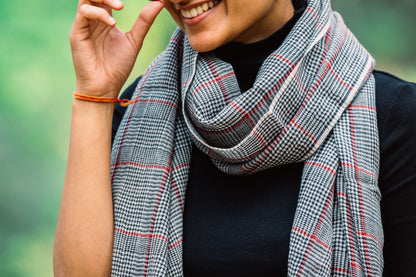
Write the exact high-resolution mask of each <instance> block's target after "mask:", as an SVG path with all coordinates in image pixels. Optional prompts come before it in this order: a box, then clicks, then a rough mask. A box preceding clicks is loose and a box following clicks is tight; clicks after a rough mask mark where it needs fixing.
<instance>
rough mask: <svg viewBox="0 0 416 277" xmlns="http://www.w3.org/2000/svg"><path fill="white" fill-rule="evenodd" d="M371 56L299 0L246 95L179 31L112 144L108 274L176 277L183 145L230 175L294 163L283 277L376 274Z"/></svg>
mask: <svg viewBox="0 0 416 277" xmlns="http://www.w3.org/2000/svg"><path fill="white" fill-rule="evenodd" d="M373 64H374V61H373V59H372V57H371V56H370V54H369V53H368V52H367V51H366V50H365V49H364V48H363V47H362V46H361V45H360V44H359V42H358V41H357V40H356V39H355V37H354V36H353V35H352V33H351V32H350V31H349V30H348V28H347V27H346V26H345V24H344V22H343V20H342V18H341V16H340V15H339V14H337V13H336V12H333V11H332V10H331V7H330V3H329V0H309V1H308V6H307V8H306V11H305V12H304V14H303V15H302V17H301V18H300V19H299V20H298V22H297V23H296V25H295V26H294V27H293V29H292V31H291V32H290V34H289V35H288V37H287V38H286V40H285V42H284V43H283V44H282V45H281V46H280V47H279V48H278V49H276V50H275V51H274V52H273V53H272V54H271V55H270V56H269V57H268V58H267V59H266V60H265V61H264V63H263V65H262V67H261V69H260V70H259V72H258V74H257V77H256V80H255V83H254V85H253V87H252V88H251V89H249V90H248V91H241V90H240V89H239V86H238V83H237V79H236V77H235V75H234V71H233V68H232V66H231V65H230V64H228V63H226V62H224V61H222V60H220V59H218V58H217V57H215V55H214V54H213V53H210V52H208V53H198V52H195V51H194V50H193V49H192V48H191V46H190V45H189V42H188V40H187V38H186V36H185V35H184V33H183V32H182V31H181V30H180V29H178V30H176V31H175V33H174V34H173V36H172V38H171V40H170V42H169V45H168V47H167V49H166V50H165V51H164V52H163V53H162V54H161V55H160V56H159V57H157V58H156V59H155V60H154V61H153V63H152V64H151V65H150V66H149V68H148V69H147V71H146V72H145V74H144V75H143V77H142V78H141V81H140V82H139V84H138V86H137V88H136V91H135V93H134V95H133V98H132V99H134V104H132V105H130V106H129V108H128V110H127V111H126V114H125V116H124V118H123V121H122V123H121V125H120V127H119V130H118V133H117V135H116V138H115V141H114V144H113V150H112V165H111V166H112V186H113V204H114V221H115V222H114V224H115V230H114V245H113V264H112V276H169V277H172V276H183V269H182V220H183V213H184V203H185V190H186V186H187V182H188V175H189V170H190V166H191V164H190V160H191V159H190V157H191V155H190V154H191V150H192V144H194V145H195V146H196V147H198V148H199V149H200V150H201V151H202V152H204V153H205V154H206V155H208V156H209V157H210V158H211V160H212V162H213V163H214V164H215V165H216V166H217V167H218V168H219V169H220V170H222V171H224V172H226V173H228V174H233V175H244V174H255V173H256V172H258V171H261V170H264V169H267V168H270V167H275V166H279V165H282V164H287V163H295V162H303V163H304V170H303V175H302V182H301V188H300V192H299V196H298V204H297V208H296V214H295V218H294V221H293V226H292V231H291V236H290V249H289V259H288V275H289V276H382V270H383V256H382V247H383V229H382V225H381V216H380V199H381V196H380V191H379V188H378V184H377V179H378V178H377V176H378V163H379V149H378V148H379V146H378V131H377V124H376V110H375V81H374V77H373V76H372V69H373Z"/></svg>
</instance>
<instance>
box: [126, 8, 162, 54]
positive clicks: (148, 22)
mask: <svg viewBox="0 0 416 277" xmlns="http://www.w3.org/2000/svg"><path fill="white" fill-rule="evenodd" d="M163 6H164V4H163V2H162V1H160V0H159V1H152V2H150V3H149V4H147V5H146V6H145V7H144V8H143V9H142V10H141V11H140V14H139V17H138V18H137V20H136V22H135V23H134V25H133V27H132V28H131V30H130V32H128V33H127V34H128V35H129V36H131V38H132V39H133V41H134V43H135V45H137V46H138V47H139V48H140V47H141V45H142V44H143V40H144V38H145V36H146V34H147V32H148V31H149V29H150V27H151V26H152V24H153V22H154V21H155V18H156V17H157V15H158V14H159V13H160V11H161V10H162V9H163Z"/></svg>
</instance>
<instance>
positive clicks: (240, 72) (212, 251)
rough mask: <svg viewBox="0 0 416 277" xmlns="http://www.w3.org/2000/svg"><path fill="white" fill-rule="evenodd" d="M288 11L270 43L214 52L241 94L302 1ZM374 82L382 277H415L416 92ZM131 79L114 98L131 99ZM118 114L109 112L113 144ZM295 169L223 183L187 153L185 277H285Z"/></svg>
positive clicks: (379, 75)
mask: <svg viewBox="0 0 416 277" xmlns="http://www.w3.org/2000/svg"><path fill="white" fill-rule="evenodd" d="M294 5H295V9H296V11H295V14H294V16H293V18H292V19H291V20H290V21H289V22H288V23H287V24H286V25H285V26H283V27H282V28H281V29H280V30H278V31H277V32H276V33H274V34H273V35H272V36H270V37H268V38H266V39H265V40H262V41H260V42H257V43H253V44H248V45H247V44H242V43H236V42H233V43H230V44H228V45H225V46H223V47H220V48H218V49H216V50H215V51H214V52H215V54H216V55H217V57H219V58H220V59H223V60H224V61H226V62H229V63H230V64H231V65H232V66H233V68H234V71H235V73H236V77H237V80H238V84H239V86H240V89H241V90H242V91H246V90H248V89H249V88H250V87H251V86H252V84H253V83H254V80H255V77H256V74H257V72H258V70H259V68H260V67H261V64H262V63H263V61H264V60H265V59H266V57H267V56H268V55H269V54H270V53H271V52H273V50H275V49H276V48H277V47H279V46H280V45H281V44H282V43H283V41H284V39H285V38H286V36H287V35H288V33H289V32H290V30H291V28H292V27H293V26H294V24H295V23H296V21H297V20H298V19H299V17H300V16H301V15H302V13H303V11H304V9H305V6H304V4H302V1H294ZM374 76H375V79H376V102H377V112H378V114H377V119H378V127H379V132H380V153H381V163H380V179H379V186H380V189H381V192H382V196H383V200H382V203H381V204H382V207H381V208H382V217H383V227H384V232H385V247H384V256H385V274H384V276H416V238H415V237H416V236H414V235H413V232H414V231H415V230H416V204H415V203H416V200H415V199H416V142H415V138H416V116H415V114H416V85H415V84H413V83H409V82H405V81H403V80H400V79H398V78H396V77H394V76H392V75H390V74H387V73H384V72H380V71H375V72H374ZM139 79H140V78H138V79H137V80H136V82H135V83H133V84H132V85H131V86H130V87H129V88H128V89H127V90H126V91H125V92H124V93H123V95H122V98H128V99H130V98H131V95H132V93H133V92H134V88H135V87H136V84H137V82H138V80H139ZM124 112H125V109H124V108H122V107H121V106H119V105H117V106H116V108H115V112H114V118H113V138H114V135H115V133H116V131H117V129H118V126H119V124H120V122H121V119H122V117H123V114H124ZM302 169H303V164H301V163H298V164H288V165H283V166H279V167H275V168H272V169H268V170H265V171H262V172H259V173H256V174H253V175H250V176H244V177H239V176H230V175H227V174H225V173H223V172H221V171H220V170H218V169H217V168H216V167H215V166H214V165H213V164H212V162H211V161H210V159H209V158H208V157H207V156H205V155H204V154H202V152H200V151H199V150H198V149H197V148H196V147H194V148H193V151H192V158H191V170H190V176H189V183H188V188H187V191H186V200H185V212H184V227H183V228H184V230H183V231H184V243H183V262H184V275H185V277H195V276H196V277H204V276H210V277H212V276H216V277H221V276H227V277H230V276H239V277H244V276H274V277H276V276H286V274H287V259H288V251H289V235H290V231H291V226H292V221H293V216H294V214H295V208H296V202H297V195H298V191H299V185H300V181H301V175H302Z"/></svg>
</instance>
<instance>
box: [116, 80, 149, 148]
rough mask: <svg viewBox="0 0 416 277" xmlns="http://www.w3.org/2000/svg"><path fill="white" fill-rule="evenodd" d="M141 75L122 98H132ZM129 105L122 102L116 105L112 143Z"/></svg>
mask: <svg viewBox="0 0 416 277" xmlns="http://www.w3.org/2000/svg"><path fill="white" fill-rule="evenodd" d="M141 78H142V77H141V76H140V77H139V78H137V79H136V80H135V81H134V82H133V83H132V84H131V85H130V86H129V87H128V88H126V90H125V91H124V92H123V93H122V94H121V96H120V99H131V97H132V95H133V93H134V91H135V89H136V87H137V84H138V83H139V81H140V79H141ZM126 109H127V107H122V106H121V105H120V104H118V103H117V104H116V105H115V107H114V113H113V124H112V132H111V144H113V141H114V138H115V136H116V133H117V130H118V127H119V126H120V123H121V120H122V119H123V116H124V113H125V112H126Z"/></svg>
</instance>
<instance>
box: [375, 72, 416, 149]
mask: <svg viewBox="0 0 416 277" xmlns="http://www.w3.org/2000/svg"><path fill="white" fill-rule="evenodd" d="M373 74H374V78H375V81H376V107H377V113H378V115H377V119H378V126H379V132H380V140H381V142H382V141H383V140H384V139H386V138H387V137H389V136H390V135H392V134H394V131H395V130H397V128H398V127H402V128H405V129H406V130H407V131H408V132H410V133H413V132H416V117H415V116H414V114H415V113H416V84H415V83H412V82H408V81H405V80H402V79H400V78H398V77H396V76H394V75H392V74H390V73H387V72H383V71H378V70H375V71H374V72H373ZM402 131H404V130H403V129H402ZM409 135H410V134H409Z"/></svg>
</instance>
